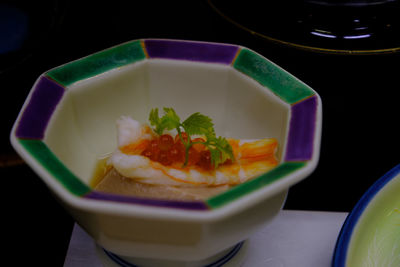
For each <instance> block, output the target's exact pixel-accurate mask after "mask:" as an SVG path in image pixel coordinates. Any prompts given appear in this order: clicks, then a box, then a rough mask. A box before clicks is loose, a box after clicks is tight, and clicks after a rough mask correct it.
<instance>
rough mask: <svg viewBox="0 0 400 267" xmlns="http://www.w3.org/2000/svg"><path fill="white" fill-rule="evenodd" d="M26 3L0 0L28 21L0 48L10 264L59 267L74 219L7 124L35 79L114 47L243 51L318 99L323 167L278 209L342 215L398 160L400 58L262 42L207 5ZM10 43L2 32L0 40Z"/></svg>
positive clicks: (0, 155) (1, 170) (0, 167)
mask: <svg viewBox="0 0 400 267" xmlns="http://www.w3.org/2000/svg"><path fill="white" fill-rule="evenodd" d="M33 2H34V4H33V3H32V4H31V5H29V4H26V3H24V4H18V2H16V3H15V2H12V4H7V3H5V2H0V22H1V23H4V19H3V21H2V16H3V18H5V17H6V16H4V14H8V15H10V16H12V17H13V18H15V20H18V18H19V16H20V15H21V14H22V17H25V19H23V21H22V22H21V21H19V22H15V21H14V22H11V24H10V25H14V26H9V27H11V28H12V27H15V30H14V32H17V33H20V37H18V36H17V37H15V38H20V39H21V40H20V42H19V43H20V45H18V46H17V47H14V48H13V49H11V51H6V52H4V50H3V51H1V50H0V52H2V53H1V54H0V89H1V91H2V94H3V97H2V104H1V105H0V111H1V114H2V131H1V139H0V140H1V141H0V145H1V150H0V160H1V162H0V175H1V177H0V178H1V180H2V189H3V190H2V192H3V193H2V220H3V221H5V226H3V231H4V232H5V233H4V236H6V239H3V243H4V244H5V246H6V252H7V253H6V254H5V257H12V260H13V261H14V262H15V264H13V265H18V266H20V265H21V266H23V265H25V264H27V263H38V264H40V265H41V266H62V265H63V262H64V257H65V253H66V250H67V247H68V242H69V238H70V235H71V231H72V226H73V220H72V218H71V217H70V216H69V214H67V213H66V212H65V211H64V210H63V208H62V207H61V206H60V205H59V204H58V203H57V202H56V201H55V200H54V198H53V197H52V195H51V193H50V192H49V190H48V189H47V188H46V187H45V185H44V184H43V183H42V182H41V180H40V179H39V178H38V177H37V176H36V175H35V174H34V173H33V172H32V171H31V170H30V169H29V167H27V166H26V165H25V164H24V163H23V162H22V161H21V160H20V159H19V157H18V156H17V155H16V154H15V153H14V152H13V149H12V148H11V146H10V144H9V133H10V130H11V127H12V124H13V122H14V120H15V119H16V117H17V115H18V112H19V110H20V108H21V106H22V104H23V102H24V100H25V98H26V96H27V94H28V92H29V90H30V89H31V87H32V85H33V83H34V82H35V80H36V79H37V77H39V75H40V74H42V73H43V72H45V71H47V70H48V69H50V68H53V67H55V66H58V65H61V64H63V63H66V62H68V61H71V60H74V59H77V58H80V57H83V56H86V55H88V54H91V53H93V52H96V51H99V50H102V49H105V48H108V47H110V46H113V45H116V44H119V43H121V42H125V41H129V40H133V39H140V38H171V39H187V40H203V41H212V42H222V43H233V44H239V45H243V46H245V47H248V48H250V49H253V50H255V51H257V52H258V53H260V54H262V55H264V56H265V57H266V58H268V59H270V60H272V61H273V62H275V63H276V64H278V65H279V66H281V67H282V68H284V69H286V70H287V71H289V72H290V73H292V74H293V75H294V76H296V77H298V78H299V79H300V80H302V81H304V82H305V83H307V84H308V85H309V86H311V87H312V88H313V89H315V90H316V91H317V92H318V93H319V95H320V96H321V98H322V103H323V129H322V144H321V154H320V161H319V164H318V167H317V168H316V170H315V171H314V172H313V173H312V174H311V175H310V176H309V177H308V178H307V179H305V180H303V181H302V182H300V183H299V184H297V185H295V186H293V187H292V188H291V189H290V191H289V195H288V199H287V202H286V204H285V209H297V210H318V211H345V212H349V211H350V210H351V209H352V207H353V206H354V205H355V203H356V202H357V201H358V199H359V198H360V197H361V196H362V194H363V193H364V192H365V191H366V190H367V189H368V187H369V186H370V185H371V184H372V183H373V182H374V181H375V180H377V179H378V178H379V177H380V176H382V175H383V174H385V173H386V172H387V171H389V170H390V169H391V168H393V167H394V166H395V165H396V164H398V163H399V162H400V160H399V159H400V156H399V153H398V151H399V148H400V141H399V131H398V124H399V121H400V120H399V98H398V91H399V90H400V86H399V59H400V56H399V54H398V53H387V54H372V55H343V54H327V53H319V52H315V51H309V50H304V49H297V48H293V47H290V46H285V45H281V44H279V43H274V42H269V41H266V40H265V39H263V38H260V37H258V36H255V35H253V34H251V33H249V32H247V31H245V30H242V29H240V28H238V27H236V26H235V25H233V24H231V23H230V22H228V21H227V20H225V19H224V18H223V17H221V16H220V15H218V14H217V13H216V12H214V10H212V8H211V7H210V5H209V4H208V3H207V1H181V2H172V1H162V2H161V1H160V2H152V1H147V2H146V1H144V2H143V1H111V2H110V1H107V2H105V1H96V2H86V1H40V2H36V1H33ZM10 6H12V7H15V8H16V9H17V10H15V9H10V8H9V7H10ZM1 10H3V11H1ZM267 11H268V10H266V11H265V12H266V14H267V13H268V12H267ZM1 12H3V13H1ZM11 21H13V20H12V19H11ZM13 23H14V24H13ZM18 23H19V24H18ZM0 25H1V24H0ZM15 25H19V26H18V27H17V26H15ZM21 25H22V26H21ZM24 25H25V26H24ZM270 26H272V27H273V25H270ZM1 29H2V28H0V30H1ZM0 32H1V31H0ZM7 34H9V33H7ZM7 36H8V35H7ZM7 36H5V34H4V28H3V34H2V35H0V42H5V40H7V39H5V38H7ZM21 36H22V37H21ZM10 38H11V37H10ZM17 41H18V40H17ZM17 41H16V42H17ZM3 49H4V48H3Z"/></svg>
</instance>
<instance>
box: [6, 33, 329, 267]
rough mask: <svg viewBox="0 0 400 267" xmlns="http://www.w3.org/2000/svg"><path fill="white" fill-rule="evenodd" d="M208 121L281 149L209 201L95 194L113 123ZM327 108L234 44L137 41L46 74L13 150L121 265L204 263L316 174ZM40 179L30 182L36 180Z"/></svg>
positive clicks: (228, 133)
mask: <svg viewBox="0 0 400 267" xmlns="http://www.w3.org/2000/svg"><path fill="white" fill-rule="evenodd" d="M155 107H158V108H161V107H173V108H174V109H175V110H176V111H177V113H178V114H180V115H182V116H187V115H189V114H192V113H194V112H201V113H203V114H205V115H208V116H210V117H211V118H213V121H214V124H215V130H216V132H217V134H218V135H222V136H225V137H232V138H245V139H256V138H266V137H272V138H276V139H277V140H278V143H279V146H278V150H277V158H278V160H279V164H278V166H277V167H275V168H274V169H272V170H271V171H269V172H267V173H265V174H263V175H261V176H259V177H255V178H253V179H251V180H250V181H248V182H245V183H243V184H240V185H238V186H235V187H233V188H231V189H229V190H228V191H226V192H223V193H221V194H219V195H216V196H214V197H211V198H209V199H206V200H205V201H171V200H160V199H148V198H139V197H127V196H121V195H112V194H106V193H101V192H97V191H96V190H94V189H93V188H92V187H91V186H90V184H91V177H93V172H94V170H95V166H96V162H97V160H98V159H99V158H101V157H102V156H103V155H105V154H107V153H110V152H112V151H113V150H114V149H115V148H116V146H117V144H116V140H117V138H116V129H115V121H116V120H117V118H119V117H120V116H121V115H128V116H131V117H133V118H135V119H136V120H139V121H141V122H147V119H148V114H149V111H150V110H151V109H152V108H155ZM321 110H322V107H321V100H320V97H319V96H318V94H317V93H316V92H315V91H314V90H313V89H311V88H310V87H309V86H307V85H306V84H304V83H303V82H301V81H300V80H298V79H297V78H295V77H293V76H292V75H291V74H289V73H288V72H286V71H285V70H283V69H281V68H280V67H278V66H277V65H275V64H274V63H272V62H270V61H269V60H267V59H266V58H264V57H263V56H261V55H260V54H257V53H256V52H254V51H252V50H250V49H247V48H245V47H241V46H238V45H231V44H219V43H208V42H195V41H182V40H164V39H143V40H134V41H130V42H127V43H123V44H121V45H117V46H115V47H112V48H109V49H106V50H103V51H100V52H98V53H95V54H92V55H89V56H87V57H85V58H82V59H78V60H76V61H73V62H70V63H67V64H65V65H62V66H59V67H56V68H54V69H51V70H49V71H47V72H45V73H44V74H42V75H41V76H40V77H39V78H38V79H37V81H36V83H35V84H34V86H33V88H32V90H31V91H30V93H29V96H28V97H27V99H26V101H25V103H24V105H23V107H22V110H21V112H20V114H19V116H18V118H17V120H16V122H15V124H14V127H13V130H12V133H11V142H12V145H13V147H14V148H15V150H16V151H17V152H18V153H19V154H20V155H21V157H22V158H23V159H24V160H25V161H26V162H27V164H29V166H30V167H31V168H32V169H33V170H34V171H35V172H36V173H37V174H38V176H39V177H40V178H41V179H42V180H43V182H44V183H45V184H46V185H47V186H48V187H49V188H50V190H51V191H52V192H53V193H54V195H55V197H56V198H58V199H59V201H60V202H61V203H63V205H64V206H65V208H66V209H67V210H68V211H69V212H70V214H71V215H72V216H73V218H74V219H75V220H76V222H77V223H78V224H79V225H81V226H82V227H83V228H84V229H85V230H86V231H87V232H88V233H89V234H90V235H91V236H92V237H93V239H94V240H95V241H96V242H97V244H98V245H99V246H101V247H102V248H104V249H105V250H107V251H108V252H110V253H113V254H115V255H119V256H122V257H133V258H144V259H146V258H153V259H165V260H172V259H174V260H180V261H199V260H204V259H208V258H210V257H212V256H213V255H216V254H218V253H222V252H223V251H225V250H227V249H229V248H230V247H232V246H234V245H235V244H237V243H239V242H241V241H243V240H245V239H246V238H248V237H249V236H250V235H251V234H253V233H254V232H255V231H257V229H259V228H260V227H261V226H262V225H264V224H266V223H268V222H269V221H270V220H271V219H272V218H274V217H275V215H276V214H277V213H278V212H279V210H280V209H281V207H282V205H283V203H284V200H285V197H286V194H287V190H288V188H289V187H290V186H291V185H293V184H295V183H297V182H299V181H300V180H302V179H303V178H305V177H307V175H309V174H310V173H311V172H312V171H313V170H314V168H315V166H316V164H317V161H318V157H319V147H320V136H321V116H322V114H321V112H322V111H321ZM33 179H34V178H33Z"/></svg>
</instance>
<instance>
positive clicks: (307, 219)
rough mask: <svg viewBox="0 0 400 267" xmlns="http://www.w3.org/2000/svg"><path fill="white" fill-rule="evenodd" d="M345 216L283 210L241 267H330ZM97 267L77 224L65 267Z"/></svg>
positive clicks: (251, 243) (248, 246) (248, 249)
mask: <svg viewBox="0 0 400 267" xmlns="http://www.w3.org/2000/svg"><path fill="white" fill-rule="evenodd" d="M346 216H347V213H346V212H321V211H300V210H282V211H281V212H280V213H279V214H278V216H277V217H276V218H275V219H274V221H273V222H271V223H270V224H268V225H266V226H265V227H264V228H263V229H261V230H260V231H259V232H257V234H255V235H253V236H252V237H250V238H249V239H248V240H247V241H246V242H245V244H244V246H243V247H242V248H241V250H244V251H243V252H244V253H243V254H244V255H241V256H239V255H237V256H235V257H240V259H239V260H238V261H239V262H241V265H239V266H251V267H292V266H293V267H314V266H316V267H328V266H330V263H331V258H332V255H333V251H334V247H335V244H336V239H337V237H338V234H339V232H340V229H341V226H342V224H343V222H344V220H345V218H346ZM238 254H239V253H238ZM235 257H234V259H235ZM98 266H102V262H101V260H100V258H99V255H98V254H97V252H96V245H95V243H94V241H93V239H92V238H91V237H90V236H89V235H88V234H86V232H84V231H83V230H82V228H80V227H79V225H77V224H75V225H74V228H73V231H72V236H71V240H70V244H69V247H68V251H67V255H66V258H65V262H64V267H98ZM116 266H117V265H116ZM227 266H228V264H227ZM229 266H231V265H229ZM233 266H237V264H235V265H232V267H233Z"/></svg>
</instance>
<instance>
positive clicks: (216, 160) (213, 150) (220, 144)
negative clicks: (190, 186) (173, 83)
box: [149, 108, 234, 168]
mask: <svg viewBox="0 0 400 267" xmlns="http://www.w3.org/2000/svg"><path fill="white" fill-rule="evenodd" d="M163 110H164V115H163V116H162V117H160V116H159V115H158V108H155V109H152V110H151V111H150V116H149V121H150V124H151V125H152V126H153V127H154V129H153V130H154V132H155V133H157V134H158V135H162V134H163V132H164V130H169V131H170V130H174V129H175V130H176V131H177V132H178V135H179V138H180V140H181V141H182V144H183V145H184V146H185V162H184V166H186V165H187V163H188V158H189V149H190V147H191V146H192V145H193V144H195V143H200V144H203V145H205V146H206V147H207V148H208V149H209V151H210V155H211V164H212V165H213V166H214V168H217V167H218V166H219V165H220V164H222V163H224V162H225V161H226V160H227V159H230V160H232V161H234V156H233V151H232V146H231V145H230V144H229V142H228V141H227V140H226V139H225V138H224V137H221V136H220V137H217V136H216V135H215V131H214V124H213V122H212V120H211V118H210V117H208V116H205V115H203V114H200V113H199V112H196V113H193V114H192V115H190V116H189V117H188V118H187V119H186V120H184V121H183V122H181V121H180V118H179V116H178V115H177V114H176V112H175V110H174V109H172V108H164V109H163ZM182 132H185V133H186V134H187V135H188V137H189V138H188V140H187V141H185V140H184V138H183V136H182ZM192 135H204V136H205V138H206V141H205V142H192V141H191V138H190V137H191V136H192Z"/></svg>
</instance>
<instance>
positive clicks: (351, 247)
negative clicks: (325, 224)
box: [332, 164, 400, 267]
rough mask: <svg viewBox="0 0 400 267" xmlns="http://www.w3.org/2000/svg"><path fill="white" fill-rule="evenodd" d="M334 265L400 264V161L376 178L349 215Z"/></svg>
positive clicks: (338, 245)
mask: <svg viewBox="0 0 400 267" xmlns="http://www.w3.org/2000/svg"><path fill="white" fill-rule="evenodd" d="M332 266H333V267H342V266H343V267H344V266H347V267H353V266H354V267H356V266H370V267H380V266H387V267H392V266H393V267H394V266H400V164H399V165H397V166H396V167H394V168H393V169H392V170H390V171H389V172H387V173H386V174H385V175H384V176H382V177H381V178H380V179H379V180H377V181H376V182H375V183H374V184H373V185H372V186H371V187H370V188H369V189H368V191H367V192H365V193H364V195H363V196H362V197H361V199H360V200H359V201H358V203H357V204H356V206H355V207H354V209H353V210H352V211H351V213H350V214H349V215H348V217H347V219H346V221H345V222H344V224H343V227H342V230H341V232H340V235H339V238H338V240H337V243H336V248H335V253H334V257H333V261H332Z"/></svg>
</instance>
